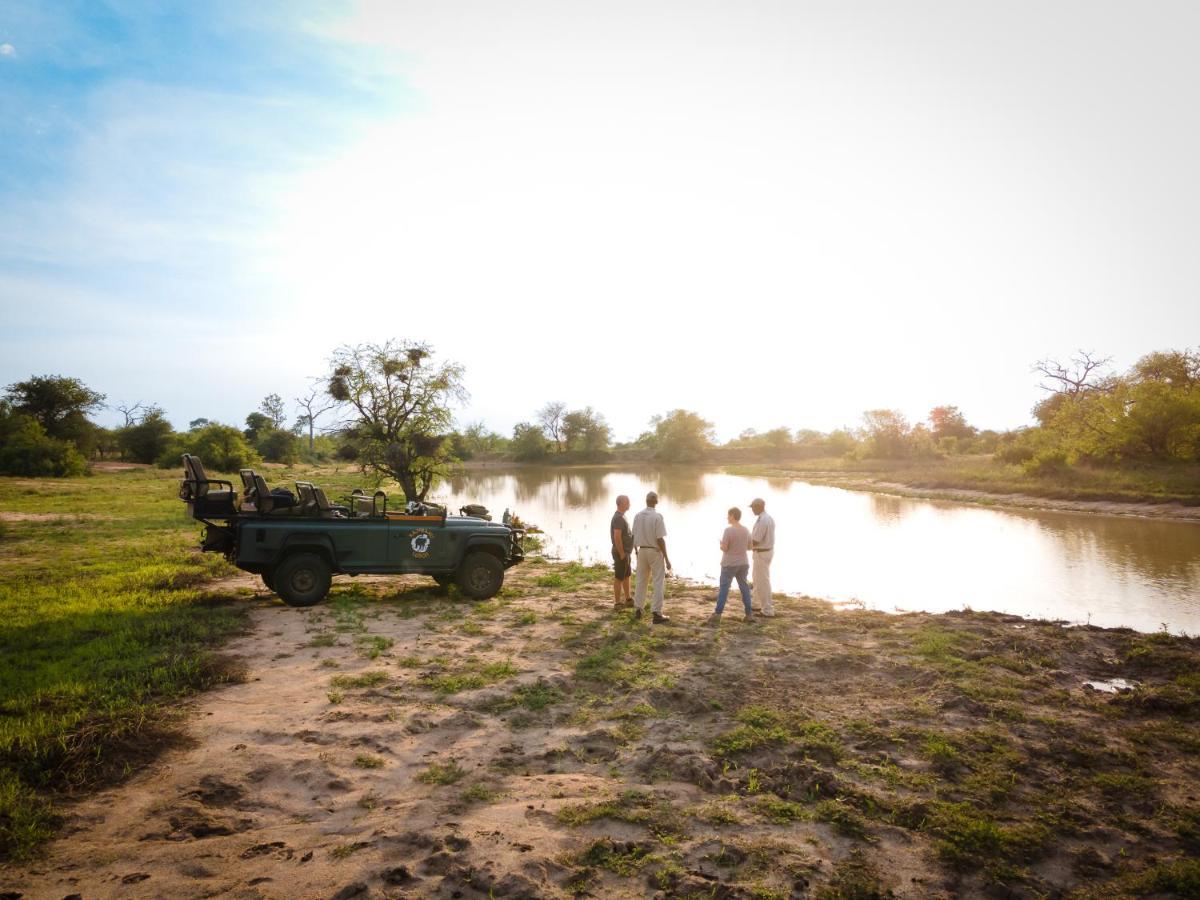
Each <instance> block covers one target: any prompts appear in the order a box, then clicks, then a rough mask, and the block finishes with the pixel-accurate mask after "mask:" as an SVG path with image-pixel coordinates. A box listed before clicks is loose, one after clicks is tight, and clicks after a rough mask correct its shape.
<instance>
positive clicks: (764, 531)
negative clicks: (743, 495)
mask: <svg viewBox="0 0 1200 900" xmlns="http://www.w3.org/2000/svg"><path fill="white" fill-rule="evenodd" d="M750 508H751V509H752V510H754V514H755V515H756V516H758V518H757V519H755V520H754V527H753V528H752V529H750V550H751V551H752V555H753V556H754V606H755V609H757V610H758V612H759V614H760V615H763V616H765V617H766V618H768V619H771V618H774V616H775V601H774V600H772V599H771V560H772V559H774V558H775V520H774V519H772V518H771V517H770V516H769V515H768V514H767V504H766V502H765V501H764V500H763V499H762V498H761V497H755V498H754V499H753V500H751V501H750Z"/></svg>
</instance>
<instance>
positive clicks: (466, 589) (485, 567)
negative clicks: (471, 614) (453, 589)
mask: <svg viewBox="0 0 1200 900" xmlns="http://www.w3.org/2000/svg"><path fill="white" fill-rule="evenodd" d="M455 580H456V581H457V582H458V587H459V589H460V590H461V591H462V592H463V593H464V594H466V595H467V596H468V597H470V598H471V599H472V600H486V599H488V598H489V597H495V596H496V595H497V594H498V593H500V588H501V587H503V586H504V566H503V564H502V563H501V562H500V560H498V559H496V557H494V556H492V554H490V553H483V552H476V553H468V554H467V558H466V559H464V560H463V561H462V565H461V566H459V567H458V573H457V575H456V577H455Z"/></svg>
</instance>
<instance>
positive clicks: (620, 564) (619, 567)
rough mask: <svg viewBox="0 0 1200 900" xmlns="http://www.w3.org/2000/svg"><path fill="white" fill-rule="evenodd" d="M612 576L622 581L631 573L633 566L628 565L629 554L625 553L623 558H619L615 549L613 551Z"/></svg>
mask: <svg viewBox="0 0 1200 900" xmlns="http://www.w3.org/2000/svg"><path fill="white" fill-rule="evenodd" d="M612 557H613V578H614V579H616V580H617V581H624V580H625V579H626V578H628V577H629V576H630V575H632V574H633V568H632V566H631V565H630V559H629V554H628V553H626V554H625V558H624V559H621V558H620V557H619V556H617V551H616V550H614V551H613V555H612Z"/></svg>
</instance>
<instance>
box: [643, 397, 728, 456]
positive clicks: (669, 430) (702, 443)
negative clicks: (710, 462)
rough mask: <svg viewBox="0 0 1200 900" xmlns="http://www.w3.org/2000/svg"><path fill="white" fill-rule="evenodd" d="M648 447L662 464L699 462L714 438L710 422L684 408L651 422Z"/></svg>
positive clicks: (657, 417)
mask: <svg viewBox="0 0 1200 900" xmlns="http://www.w3.org/2000/svg"><path fill="white" fill-rule="evenodd" d="M650 426H651V427H652V428H653V429H654V431H653V432H652V433H651V435H650V444H651V446H653V447H654V448H655V451H656V454H655V455H656V456H657V457H658V458H659V459H661V460H663V461H665V462H699V461H700V460H701V459H703V457H704V454H705V452H706V451H707V450H708V449H709V448H710V447H711V446H712V444H713V441H714V439H715V432H714V429H713V423H712V422H710V421H708V420H707V419H704V418H701V417H700V416H699V415H698V414H697V413H694V412H691V411H690V410H686V409H673V410H671V411H670V412H669V413H666V414H665V415H660V416H654V417H653V418H652V419H651V420H650Z"/></svg>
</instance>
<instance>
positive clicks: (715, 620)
mask: <svg viewBox="0 0 1200 900" xmlns="http://www.w3.org/2000/svg"><path fill="white" fill-rule="evenodd" d="M720 624H721V617H720V616H718V615H717V614H716V613H713V614H712V615H711V616H709V617H708V619H706V620H705V622H704V627H705V628H716V627H717V626H718V625H720Z"/></svg>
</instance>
